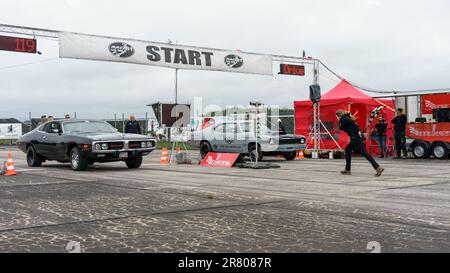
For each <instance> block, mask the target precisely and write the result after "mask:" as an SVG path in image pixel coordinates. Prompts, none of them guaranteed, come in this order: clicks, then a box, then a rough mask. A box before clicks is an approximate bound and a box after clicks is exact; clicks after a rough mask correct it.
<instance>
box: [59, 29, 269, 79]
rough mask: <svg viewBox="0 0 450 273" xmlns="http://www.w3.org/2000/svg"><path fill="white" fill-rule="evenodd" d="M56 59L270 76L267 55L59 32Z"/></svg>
mask: <svg viewBox="0 0 450 273" xmlns="http://www.w3.org/2000/svg"><path fill="white" fill-rule="evenodd" d="M59 57H60V58H74V59H86V60H97V61H110V62H124V63H135V64H145V65H156V66H163V67H170V68H179V69H198V70H214V71H226V72H237V73H250V74H261V75H273V73H272V56H270V55H260V54H253V53H243V52H240V51H228V50H222V49H211V48H201V47H193V46H183V45H174V44H165V43H155V42H147V41H139V40H133V39H121V38H112V37H103V36H94V35H86V34H76V33H70V32H61V33H59Z"/></svg>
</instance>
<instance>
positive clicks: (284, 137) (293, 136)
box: [268, 132, 304, 139]
mask: <svg viewBox="0 0 450 273" xmlns="http://www.w3.org/2000/svg"><path fill="white" fill-rule="evenodd" d="M268 135H269V136H271V137H277V138H279V139H293V138H304V136H301V135H293V134H285V135H280V134H279V133H278V132H272V133H270V134H268Z"/></svg>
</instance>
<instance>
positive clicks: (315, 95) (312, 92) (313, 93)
mask: <svg viewBox="0 0 450 273" xmlns="http://www.w3.org/2000/svg"><path fill="white" fill-rule="evenodd" d="M320 97H321V94H320V85H318V84H313V85H310V86H309V99H310V100H311V101H312V102H313V103H317V102H319V101H320Z"/></svg>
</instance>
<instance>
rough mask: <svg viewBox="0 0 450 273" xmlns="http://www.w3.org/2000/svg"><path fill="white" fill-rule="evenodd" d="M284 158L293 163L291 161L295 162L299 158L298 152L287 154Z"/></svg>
mask: <svg viewBox="0 0 450 273" xmlns="http://www.w3.org/2000/svg"><path fill="white" fill-rule="evenodd" d="M283 156H284V158H285V159H286V160H289V161H291V160H294V159H295V157H297V152H296V151H294V152H290V153H286V154H284V155H283Z"/></svg>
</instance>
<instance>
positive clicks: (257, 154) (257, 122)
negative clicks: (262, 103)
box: [255, 104, 259, 164]
mask: <svg viewBox="0 0 450 273" xmlns="http://www.w3.org/2000/svg"><path fill="white" fill-rule="evenodd" d="M258 112H259V109H258V104H256V122H255V123H256V124H255V136H256V139H255V143H256V155H255V158H256V160H255V162H256V164H258V157H259V153H258V126H259V117H258Z"/></svg>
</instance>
